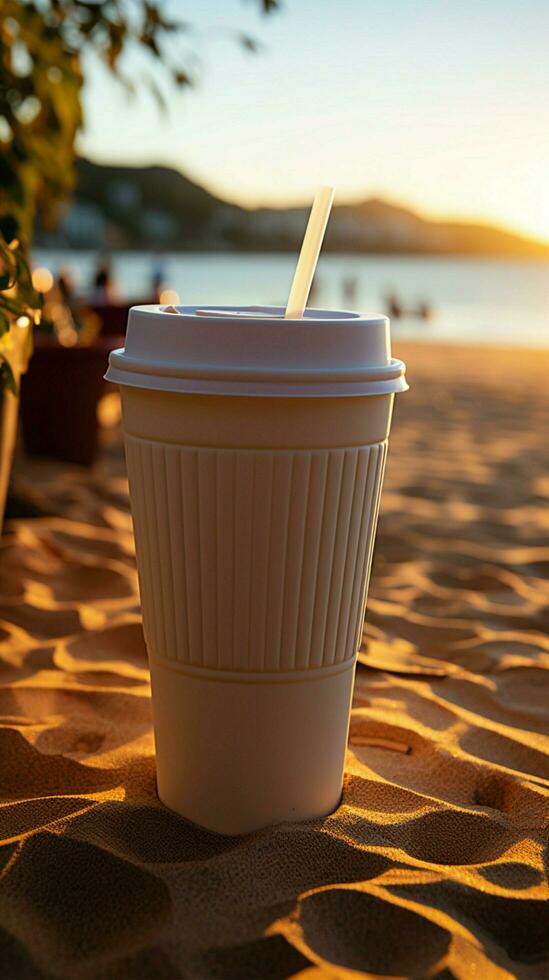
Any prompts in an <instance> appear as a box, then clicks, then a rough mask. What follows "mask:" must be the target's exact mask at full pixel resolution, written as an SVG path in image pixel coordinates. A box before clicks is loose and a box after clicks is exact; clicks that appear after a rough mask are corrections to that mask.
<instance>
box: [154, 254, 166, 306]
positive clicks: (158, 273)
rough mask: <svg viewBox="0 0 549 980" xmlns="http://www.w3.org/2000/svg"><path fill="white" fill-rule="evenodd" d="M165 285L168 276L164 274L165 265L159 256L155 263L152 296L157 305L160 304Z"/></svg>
mask: <svg viewBox="0 0 549 980" xmlns="http://www.w3.org/2000/svg"><path fill="white" fill-rule="evenodd" d="M165 283H166V275H165V272H164V265H163V262H162V256H160V255H159V256H158V257H157V259H156V261H155V263H154V266H153V272H152V277H151V287H152V294H153V296H154V301H155V303H158V302H160V293H161V292H162V289H163V287H164V285H165Z"/></svg>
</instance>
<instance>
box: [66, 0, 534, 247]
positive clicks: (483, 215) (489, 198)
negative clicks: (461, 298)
mask: <svg viewBox="0 0 549 980" xmlns="http://www.w3.org/2000/svg"><path fill="white" fill-rule="evenodd" d="M166 6H167V8H169V9H170V10H171V12H172V13H175V14H180V15H181V16H182V17H184V18H188V19H190V20H192V21H194V23H195V24H196V25H197V26H198V27H199V28H200V37H199V42H198V49H199V51H200V60H201V67H200V76H201V78H200V85H199V87H198V88H196V89H194V90H192V91H188V90H187V91H185V92H184V93H182V94H178V95H174V96H173V97H172V100H171V109H170V112H169V114H168V116H166V117H162V116H160V115H159V112H158V109H157V107H156V104H155V103H154V102H153V101H152V100H151V98H150V96H148V95H143V96H140V97H139V98H137V99H134V100H130V101H128V99H127V96H126V95H125V94H124V93H123V91H122V90H121V89H120V88H119V87H118V86H117V84H116V82H114V81H113V80H112V79H111V77H110V76H109V75H108V74H107V73H106V71H105V70H104V69H102V68H100V67H98V66H96V65H93V66H92V69H93V70H92V73H91V80H90V82H89V85H88V86H87V89H86V96H85V102H86V112H87V126H86V131H85V133H84V135H83V136H82V138H81V142H80V149H81V151H82V152H84V153H86V154H88V155H89V156H90V157H92V158H93V159H95V160H98V161H102V162H114V161H117V162H124V163H132V164H146V163H163V164H168V165H171V166H173V167H176V168H179V169H181V170H183V171H184V172H186V173H187V174H189V176H191V177H193V178H195V179H197V180H199V181H200V182H202V183H204V184H205V185H206V186H207V187H209V188H210V189H211V190H213V191H215V192H217V193H219V194H221V195H223V196H226V197H228V198H231V199H233V200H235V201H238V202H240V203H243V204H245V205H256V204H285V203H288V202H290V203H295V202H300V203H303V202H305V201H309V200H310V199H311V197H312V194H313V191H314V189H315V188H316V186H317V184H319V183H332V184H335V185H336V186H337V191H338V194H337V199H338V200H339V201H340V202H341V201H350V200H357V199H360V198H363V197H367V196H371V195H376V196H382V197H385V198H388V199H390V200H393V201H397V202H404V203H408V204H410V205H412V206H415V207H416V208H418V209H419V210H421V211H423V212H424V213H427V214H428V215H433V216H450V217H454V216H457V217H465V218H478V219H481V220H487V221H491V222H497V223H499V224H503V225H507V226H510V227H512V228H515V229H517V230H520V231H523V232H526V233H529V234H532V235H535V236H537V237H540V238H544V239H547V240H549V111H548V106H549V56H548V51H549V0H285V5H284V9H282V10H280V11H279V12H276V13H274V14H272V15H271V16H269V17H264V16H261V15H260V14H259V13H258V5H257V4H255V3H254V0H194V3H190V2H184V0H171V2H167V5H166ZM209 29H212V32H211V33H210V32H209ZM230 30H244V31H247V32H249V33H252V34H253V35H254V36H255V37H256V38H258V39H260V40H261V41H262V42H263V43H264V45H265V47H264V49H263V50H262V51H261V53H259V54H256V55H250V54H246V53H245V52H244V51H243V50H242V49H241V48H240V47H238V46H237V45H236V44H234V43H233V42H232V41H231V39H230V37H229V33H228V32H229V31H230ZM143 68H144V64H143V62H142V61H140V60H138V59H137V58H135V57H133V56H130V57H129V58H128V60H127V63H126V70H127V71H128V73H131V74H133V75H135V76H139V75H140V73H141V72H142V71H143Z"/></svg>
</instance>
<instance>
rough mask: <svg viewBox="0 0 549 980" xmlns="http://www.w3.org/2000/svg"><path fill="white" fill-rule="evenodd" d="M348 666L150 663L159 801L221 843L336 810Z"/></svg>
mask: <svg viewBox="0 0 549 980" xmlns="http://www.w3.org/2000/svg"><path fill="white" fill-rule="evenodd" d="M355 662H356V661H355V659H354V658H353V660H351V661H347V662H346V663H343V664H341V665H340V667H341V669H338V668H337V667H336V668H334V667H332V668H325V669H320V670H314V671H302V672H299V673H297V672H295V673H293V674H289V673H287V674H282V675H272V674H271V675H268V676H265V675H261V674H249V673H248V674H244V673H240V672H223V674H222V676H221V677H219V672H218V671H216V670H204V669H202V670H200V671H196V672H195V671H193V668H192V667H189V668H186V667H185V665H182V664H179V663H176V662H174V661H166V660H159V659H156V658H151V664H150V666H151V681H152V689H153V713H154V726H155V738H156V763H157V783H158V795H159V798H160V800H161V801H162V802H163V803H164V804H165V805H166V806H167V807H169V808H170V809H171V810H175V811H176V812H177V813H179V814H180V815H181V816H183V817H186V818H187V819H188V820H191V821H192V822H193V823H196V824H199V825H200V826H202V827H205V828H206V829H208V830H211V831H214V832H216V833H220V834H229V835H235V834H245V833H249V832H251V831H254V830H259V829H260V828H262V827H266V826H270V825H272V824H275V823H281V822H283V821H287V820H290V821H301V820H311V819H316V818H319V817H323V816H326V815H327V814H329V813H331V812H332V811H333V810H334V809H336V808H337V806H338V804H339V802H340V799H341V791H342V785H343V768H344V762H345V751H346V746H347V736H348V728H349V712H350V703H351V698H352V691H353V681H354V670H355Z"/></svg>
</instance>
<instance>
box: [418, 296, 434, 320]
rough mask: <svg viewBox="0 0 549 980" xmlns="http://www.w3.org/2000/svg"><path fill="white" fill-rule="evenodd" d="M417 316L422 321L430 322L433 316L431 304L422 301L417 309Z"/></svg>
mask: <svg viewBox="0 0 549 980" xmlns="http://www.w3.org/2000/svg"><path fill="white" fill-rule="evenodd" d="M417 315H418V316H419V317H421V319H422V320H430V319H431V316H432V315H433V309H432V307H431V304H430V303H428V302H427V300H422V301H421V303H419V305H418V308H417Z"/></svg>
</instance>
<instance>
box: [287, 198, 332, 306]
mask: <svg viewBox="0 0 549 980" xmlns="http://www.w3.org/2000/svg"><path fill="white" fill-rule="evenodd" d="M334 193H335V188H334V187H319V189H318V190H317V192H316V195H315V199H314V201H313V206H312V208H311V213H310V215H309V223H308V225H307V230H306V232H305V237H304V239H303V244H302V246H301V252H300V253H299V259H298V260H297V266H296V270H295V275H294V281H293V283H292V288H291V290H290V297H289V299H288V305H287V306H286V313H285V314H284V316H285V318H286V319H287V320H301V318H302V316H303V313H304V312H305V307H306V306H307V300H308V298H309V292H310V290H311V285H312V282H313V278H314V274H315V269H316V264H317V262H318V256H319V255H320V249H321V248H322V241H323V238H324V232H325V231H326V225H327V224H328V218H329V217H330V211H331V209H332V203H333V200H334Z"/></svg>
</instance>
